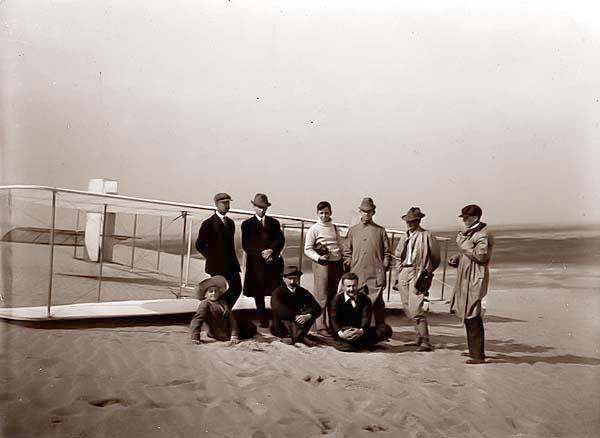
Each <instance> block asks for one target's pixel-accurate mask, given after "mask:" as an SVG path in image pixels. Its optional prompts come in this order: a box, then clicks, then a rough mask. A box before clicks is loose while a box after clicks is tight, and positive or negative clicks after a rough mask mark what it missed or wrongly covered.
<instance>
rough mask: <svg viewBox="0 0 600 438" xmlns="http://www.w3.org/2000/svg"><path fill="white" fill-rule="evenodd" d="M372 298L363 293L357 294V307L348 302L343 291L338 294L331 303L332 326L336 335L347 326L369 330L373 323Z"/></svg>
mask: <svg viewBox="0 0 600 438" xmlns="http://www.w3.org/2000/svg"><path fill="white" fill-rule="evenodd" d="M371 313H372V309H371V300H369V298H368V297H367V296H366V295H365V294H363V293H358V294H357V295H356V307H352V304H351V303H350V302H349V301H348V302H346V300H345V296H344V294H343V293H339V294H337V295H336V296H335V297H334V298H333V301H332V303H331V328H332V329H333V331H334V336H336V337H337V333H338V332H339V331H340V330H342V329H345V328H349V327H354V328H362V329H363V330H365V331H367V329H368V328H369V325H370V323H371Z"/></svg>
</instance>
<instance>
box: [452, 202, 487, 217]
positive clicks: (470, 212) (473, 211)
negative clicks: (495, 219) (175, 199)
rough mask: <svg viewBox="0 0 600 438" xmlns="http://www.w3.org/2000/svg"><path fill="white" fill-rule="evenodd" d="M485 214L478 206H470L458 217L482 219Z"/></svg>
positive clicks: (465, 207) (464, 208) (463, 209)
mask: <svg viewBox="0 0 600 438" xmlns="http://www.w3.org/2000/svg"><path fill="white" fill-rule="evenodd" d="M482 214H483V212H482V211H481V207H480V206H479V205H476V204H469V205H466V206H464V207H463V208H462V210H461V211H460V214H459V215H458V217H466V216H477V217H481V215H482Z"/></svg>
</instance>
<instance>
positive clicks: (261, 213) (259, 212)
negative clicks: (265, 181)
mask: <svg viewBox="0 0 600 438" xmlns="http://www.w3.org/2000/svg"><path fill="white" fill-rule="evenodd" d="M252 208H254V213H256V215H257V216H258V217H264V216H265V214H267V209H268V208H269V207H259V206H258V205H252Z"/></svg>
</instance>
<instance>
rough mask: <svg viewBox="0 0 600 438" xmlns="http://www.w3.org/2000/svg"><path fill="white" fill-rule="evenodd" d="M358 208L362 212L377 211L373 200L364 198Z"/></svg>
mask: <svg viewBox="0 0 600 438" xmlns="http://www.w3.org/2000/svg"><path fill="white" fill-rule="evenodd" d="M358 208H359V209H360V210H362V211H372V210H375V203H374V202H373V198H363V200H362V201H361V203H360V206H359V207H358Z"/></svg>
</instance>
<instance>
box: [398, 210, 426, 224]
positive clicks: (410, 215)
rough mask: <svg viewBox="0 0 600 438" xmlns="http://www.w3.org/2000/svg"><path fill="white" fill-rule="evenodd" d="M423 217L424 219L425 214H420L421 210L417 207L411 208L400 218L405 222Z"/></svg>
mask: <svg viewBox="0 0 600 438" xmlns="http://www.w3.org/2000/svg"><path fill="white" fill-rule="evenodd" d="M424 217H425V213H422V212H421V209H420V208H419V207H411V208H409V209H408V211H407V212H406V214H405V215H404V216H402V220H405V221H406V222H408V221H416V220H418V219H421V218H424Z"/></svg>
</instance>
